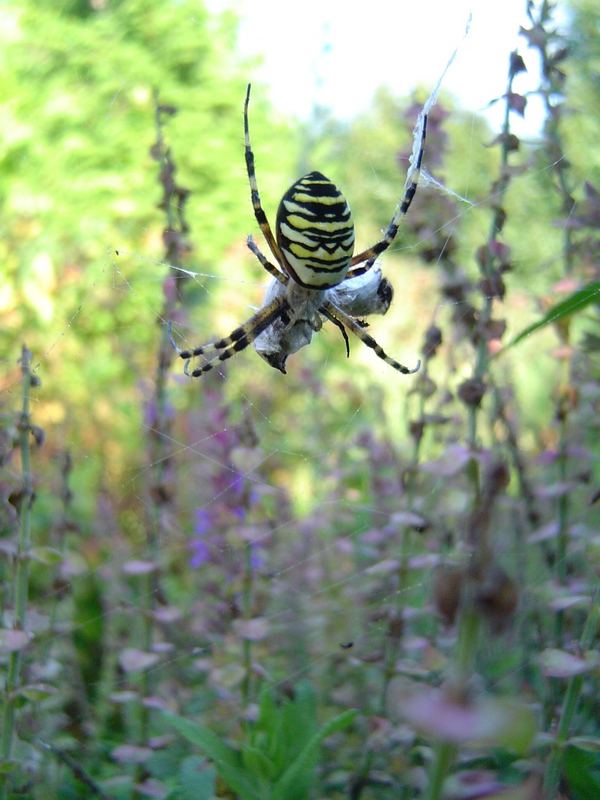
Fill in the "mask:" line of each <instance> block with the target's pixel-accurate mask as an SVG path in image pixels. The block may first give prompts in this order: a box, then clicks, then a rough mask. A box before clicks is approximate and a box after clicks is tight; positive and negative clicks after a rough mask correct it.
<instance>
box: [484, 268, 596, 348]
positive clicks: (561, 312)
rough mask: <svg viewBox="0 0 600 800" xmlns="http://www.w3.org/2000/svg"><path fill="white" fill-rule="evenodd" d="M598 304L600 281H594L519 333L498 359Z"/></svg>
mask: <svg viewBox="0 0 600 800" xmlns="http://www.w3.org/2000/svg"><path fill="white" fill-rule="evenodd" d="M597 302H600V281H594V282H593V283H590V284H588V285H587V286H584V287H583V289H578V290H577V291H576V292H573V294H571V295H569V297H566V298H565V299H564V300H561V301H560V303H556V305H554V306H552V308H550V309H548V311H547V312H546V313H545V314H544V316H543V317H542V318H541V319H539V320H538V321H537V322H534V323H533V324H532V325H528V326H527V327H526V328H524V329H523V330H522V331H521V332H520V333H518V334H517V335H516V336H515V338H514V339H512V340H511V341H510V342H509V343H508V344H507V345H506V347H503V348H502V350H500V351H499V352H498V353H496V357H498V356H499V355H500V354H501V353H504V352H506V350H508V348H509V347H513V346H514V345H516V344H518V343H519V342H521V341H523V339H526V338H527V337H528V336H530V335H531V334H532V333H534V332H535V331H537V330H540V329H541V328H545V327H546V325H550V324H552V323H553V322H558V321H559V320H561V319H564V318H565V317H569V316H571V315H572V314H574V313H575V312H578V311H582V310H583V309H584V308H585V307H586V306H589V305H590V303H597Z"/></svg>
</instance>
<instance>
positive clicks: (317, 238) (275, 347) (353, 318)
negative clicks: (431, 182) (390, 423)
mask: <svg viewBox="0 0 600 800" xmlns="http://www.w3.org/2000/svg"><path fill="white" fill-rule="evenodd" d="M249 102H250V85H248V90H247V92H246V101H245V103H244V134H245V155H246V168H247V171H248V180H249V182H250V191H251V198H252V206H253V209H254V215H255V217H256V221H257V222H258V224H259V226H260V229H261V231H262V232H263V235H264V237H265V239H266V242H267V244H268V246H269V249H270V251H271V253H272V254H273V258H274V259H275V261H276V265H275V264H272V263H271V262H270V261H268V260H267V258H266V257H265V256H264V255H263V253H262V252H261V251H260V249H259V248H258V247H257V245H256V244H255V242H254V240H253V239H252V237H251V236H249V237H248V247H249V248H250V250H251V251H252V252H253V253H254V255H255V256H256V257H257V258H258V260H259V261H260V263H261V264H262V266H263V267H264V268H265V269H266V270H267V272H269V273H270V274H271V275H272V276H273V279H274V280H273V281H272V283H271V285H270V286H269V289H268V290H267V293H266V296H265V300H264V303H263V306H262V307H261V308H260V309H259V311H257V313H256V314H254V315H253V316H252V317H250V319H249V320H247V321H246V322H244V323H243V324H242V325H240V326H239V327H238V328H236V329H235V330H234V331H233V332H232V333H231V334H230V335H229V336H227V337H225V338H223V339H219V340H217V341H214V342H209V343H208V344H205V345H202V346H201V347H196V348H194V349H193V350H181V351H179V355H180V356H181V358H183V359H185V360H186V362H188V363H189V361H190V360H191V359H192V358H196V357H199V356H203V357H205V359H206V363H204V364H202V365H201V366H199V367H197V368H196V369H193V370H191V372H189V374H190V375H191V376H192V377H194V378H197V377H199V376H200V375H203V374H204V373H205V372H208V371H209V370H211V369H213V367H214V366H215V365H216V364H218V363H219V362H221V361H226V360H227V359H229V358H231V357H232V356H234V355H235V354H236V353H238V352H239V351H240V350H243V349H244V348H246V347H247V346H248V345H249V344H251V343H252V342H254V343H255V347H256V350H257V352H258V353H259V354H260V355H262V356H263V358H264V359H265V360H266V361H267V362H268V363H269V364H271V366H273V367H276V368H277V369H279V370H281V371H282V372H285V362H286V359H287V357H288V356H289V355H290V354H291V353H294V352H296V350H298V349H300V347H303V346H304V345H306V344H308V343H309V342H310V340H311V338H312V335H313V333H314V332H315V331H318V330H320V328H321V326H322V324H323V317H324V318H325V319H327V320H329V321H330V322H332V323H333V324H334V325H336V327H338V328H339V329H340V330H341V332H342V334H343V336H344V340H345V341H346V348H347V351H348V350H349V348H348V335H347V331H348V330H349V331H351V332H352V333H353V334H355V335H356V336H357V337H358V338H359V339H361V341H362V342H363V343H364V344H366V345H367V347H370V348H371V349H372V350H373V351H374V352H375V354H376V355H377V356H379V358H381V359H383V360H384V361H385V362H386V363H387V364H389V365H390V366H391V367H393V368H394V369H396V370H398V371H399V372H402V373H404V374H410V373H412V372H416V371H417V370H418V368H419V364H417V366H416V367H415V368H414V369H408V367H405V366H403V365H402V364H400V363H399V362H398V361H396V360H395V359H393V358H391V357H390V356H388V355H387V354H386V353H385V352H384V351H383V350H382V348H381V347H380V346H379V345H378V344H377V342H376V341H375V339H373V337H372V336H370V335H369V334H368V333H367V332H366V331H365V327H366V323H365V322H364V321H363V320H362V317H364V316H368V315H369V314H377V313H379V314H385V312H386V311H387V310H388V308H389V305H390V302H391V299H392V287H391V284H390V283H389V281H387V280H386V279H385V278H383V277H382V275H381V270H379V268H378V267H376V266H375V267H374V264H375V260H376V258H377V256H378V255H379V254H380V253H382V252H383V251H384V250H386V249H387V248H388V247H389V246H390V244H391V243H392V242H393V241H394V239H395V237H396V233H397V232H398V226H399V224H400V220H401V219H402V217H403V216H404V215H405V214H406V212H407V211H408V209H409V207H410V204H411V202H412V199H413V197H414V195H415V192H416V190H417V183H418V180H419V173H420V169H421V160H422V158H423V148H424V143H425V131H426V124H427V116H426V115H423V117H422V126H421V134H420V137H421V138H420V143H419V146H418V154H417V157H416V163H415V164H414V165H413V167H412V172H411V173H409V174H410V180H407V186H406V190H405V193H404V197H403V199H402V201H401V203H400V204H399V205H398V206H397V207H396V209H395V211H394V214H393V216H392V219H391V221H390V223H389V225H388V227H387V229H386V230H385V233H384V235H383V238H382V239H381V240H380V241H379V242H377V243H376V244H374V245H373V246H372V247H369V248H368V249H367V250H363V251H362V252H360V253H358V254H357V255H353V252H354V223H353V220H352V213H351V211H350V207H349V205H348V203H347V202H346V199H345V197H344V195H343V194H342V193H341V192H340V190H339V189H338V188H337V186H336V185H335V184H334V183H332V182H331V181H330V180H329V179H328V178H326V177H325V176H324V175H323V174H322V173H320V172H310V173H308V175H305V176H304V177H303V178H300V179H299V180H297V181H296V182H295V183H293V184H292V186H290V188H289V189H288V190H287V192H286V193H285V194H284V196H283V198H282V199H281V202H280V204H279V209H278V212H277V222H276V227H275V236H274V235H273V231H272V230H271V226H270V225H269V221H268V219H267V216H266V214H265V212H264V210H263V208H262V205H261V202H260V195H259V192H258V184H257V182H256V172H255V169H254V153H253V152H252V148H251V146H250V133H249V126H248V104H249ZM186 371H187V368H186Z"/></svg>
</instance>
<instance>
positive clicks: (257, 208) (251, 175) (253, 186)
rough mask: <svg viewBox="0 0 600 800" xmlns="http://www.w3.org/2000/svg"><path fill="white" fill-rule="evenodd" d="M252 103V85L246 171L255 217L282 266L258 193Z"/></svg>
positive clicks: (247, 95)
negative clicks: (251, 126)
mask: <svg viewBox="0 0 600 800" xmlns="http://www.w3.org/2000/svg"><path fill="white" fill-rule="evenodd" d="M249 103H250V84H248V89H247V90H246V100H245V102H244V142H245V155H246V170H247V171H248V181H249V182H250V196H251V198H252V208H253V209H254V216H255V217H256V221H257V222H258V224H259V225H260V229H261V231H262V232H263V236H264V237H265V239H266V240H267V244H268V245H269V248H270V250H271V252H272V253H273V255H274V256H275V260H276V261H278V262H279V263H280V264H281V263H283V259H282V257H281V252H280V250H279V247H278V246H277V242H276V241H275V237H274V236H273V231H272V230H271V226H270V225H269V220H268V219H267V215H266V214H265V212H264V210H263V207H262V205H261V203H260V195H259V193H258V184H257V182H256V170H255V169H254V153H253V152H252V146H251V145H250V129H249V126H248V104H249Z"/></svg>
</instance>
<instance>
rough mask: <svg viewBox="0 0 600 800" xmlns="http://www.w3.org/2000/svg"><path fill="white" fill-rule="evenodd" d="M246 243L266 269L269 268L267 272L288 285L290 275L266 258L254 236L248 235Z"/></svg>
mask: <svg viewBox="0 0 600 800" xmlns="http://www.w3.org/2000/svg"><path fill="white" fill-rule="evenodd" d="M246 245H247V246H248V249H249V250H250V251H251V252H252V253H254V255H255V256H256V257H257V258H258V260H259V261H260V263H261V264H262V266H263V267H264V269H266V270H267V272H268V273H269V274H270V275H272V276H273V277H274V278H277V280H278V281H279V283H283V285H284V286H286V285H287V283H288V281H289V278H288V276H287V275H285V274H284V273H283V272H281V270H279V269H277V267H276V266H275V264H271V262H270V261H267V259H266V258H265V257H264V255H263V254H262V253H261V251H260V249H259V247H258V245H257V244H256V242H255V241H254V239H253V238H252V236H248V238H247V239H246Z"/></svg>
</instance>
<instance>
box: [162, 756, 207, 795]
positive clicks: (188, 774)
mask: <svg viewBox="0 0 600 800" xmlns="http://www.w3.org/2000/svg"><path fill="white" fill-rule="evenodd" d="M206 764H207V762H206V761H205V759H204V758H201V757H200V756H188V757H187V758H184V759H183V761H182V762H181V765H180V767H179V776H178V781H177V787H176V788H175V789H173V790H172V791H171V792H169V794H168V795H167V800H212V799H213V797H214V794H215V778H216V771H215V768H214V767H208V768H207V766H206Z"/></svg>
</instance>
